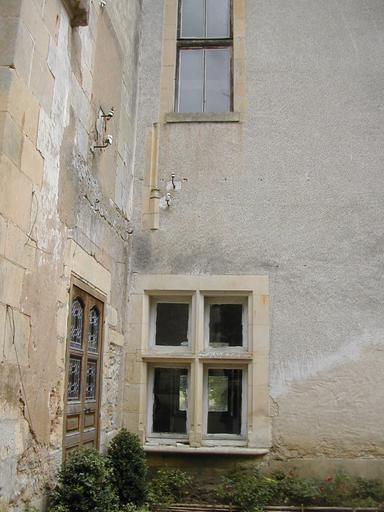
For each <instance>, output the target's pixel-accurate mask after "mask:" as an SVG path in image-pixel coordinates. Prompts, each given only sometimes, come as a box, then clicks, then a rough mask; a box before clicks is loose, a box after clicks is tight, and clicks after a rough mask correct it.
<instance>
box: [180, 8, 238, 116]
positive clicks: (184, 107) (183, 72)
mask: <svg viewBox="0 0 384 512" xmlns="http://www.w3.org/2000/svg"><path fill="white" fill-rule="evenodd" d="M177 44H178V79H177V91H176V105H177V111H178V112H229V111H231V109H232V105H231V103H232V85H231V56H232V32H231V2H230V0H180V7H179V30H178V43H177Z"/></svg>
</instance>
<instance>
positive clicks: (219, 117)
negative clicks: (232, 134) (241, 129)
mask: <svg viewBox="0 0 384 512" xmlns="http://www.w3.org/2000/svg"><path fill="white" fill-rule="evenodd" d="M165 122H166V123H239V122H240V112H191V113H184V112H168V114H166V115H165Z"/></svg>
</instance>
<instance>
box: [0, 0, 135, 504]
mask: <svg viewBox="0 0 384 512" xmlns="http://www.w3.org/2000/svg"><path fill="white" fill-rule="evenodd" d="M0 4H1V5H0V159H1V160H0V166H1V171H0V504H4V506H6V507H7V506H9V508H10V510H22V509H23V504H24V503H27V502H30V501H31V502H32V503H35V504H40V503H41V497H42V495H43V492H44V486H45V484H46V483H47V481H48V480H49V478H50V477H51V476H53V475H54V472H55V470H56V468H57V466H58V464H59V463H60V460H61V457H62V436H63V424H62V420H63V396H64V375H65V347H66V338H67V318H68V306H69V304H68V302H69V286H70V279H71V275H73V274H76V275H77V276H78V277H79V278H81V279H82V280H84V281H85V282H86V283H88V284H89V285H91V286H92V287H94V288H95V289H97V290H98V291H99V292H102V293H104V295H105V296H106V311H105V327H104V333H105V336H104V338H105V339H104V354H103V356H104V357H103V362H104V372H103V391H102V404H101V410H102V418H101V445H102V446H104V444H105V442H106V440H107V438H108V437H109V436H110V435H112V434H113V433H114V432H115V431H116V429H117V428H119V427H120V426H121V410H120V409H121V395H122V392H121V391H122V387H121V372H122V369H123V335H124V331H125V313H126V286H127V280H128V260H129V254H130V236H131V235H130V233H131V231H132V228H131V222H130V217H131V199H132V190H131V189H132V176H133V160H134V151H135V137H134V134H135V119H136V82H137V62H138V37H139V26H140V22H139V20H140V16H141V5H140V4H141V2H140V0H137V1H136V0H135V1H130V2H126V1H125V0H115V1H114V2H111V4H110V5H107V6H106V7H105V8H104V9H102V8H101V7H100V2H98V1H96V0H95V1H93V0H92V1H86V2H80V3H79V2H71V1H68V2H65V3H64V2H62V0H10V1H7V0H6V1H5V2H4V1H2V2H0ZM75 4H76V5H75ZM80 4H81V5H80ZM79 8H80V10H79ZM83 8H84V9H83ZM80 11H81V12H80ZM79 23H80V25H84V26H76V25H78V24H79ZM111 107H113V108H114V111H115V115H114V117H113V118H112V119H111V120H110V121H109V122H108V123H107V130H106V133H103V132H102V130H101V131H100V126H101V125H100V123H96V121H97V117H98V115H99V111H100V108H101V109H102V110H103V111H104V112H108V111H109V110H110V108H111ZM96 125H98V127H99V132H98V130H97V128H96ZM101 128H102V126H101ZM107 133H108V134H112V135H113V144H112V146H110V147H108V148H107V149H105V150H95V151H94V152H92V151H91V150H90V148H91V145H92V144H94V143H102V142H103V139H104V136H105V135H106V134H107Z"/></svg>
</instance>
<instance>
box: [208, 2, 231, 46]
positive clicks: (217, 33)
mask: <svg viewBox="0 0 384 512" xmlns="http://www.w3.org/2000/svg"><path fill="white" fill-rule="evenodd" d="M229 36H230V25H229V0H207V37H229Z"/></svg>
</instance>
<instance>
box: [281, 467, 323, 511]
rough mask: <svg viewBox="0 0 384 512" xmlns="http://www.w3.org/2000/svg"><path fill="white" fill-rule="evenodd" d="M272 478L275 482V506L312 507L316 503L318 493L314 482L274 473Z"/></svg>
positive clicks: (310, 479)
mask: <svg viewBox="0 0 384 512" xmlns="http://www.w3.org/2000/svg"><path fill="white" fill-rule="evenodd" d="M273 477H274V478H275V479H276V481H277V492H276V496H275V502H276V504H277V505H313V504H315V503H316V502H317V500H318V498H319V495H320V491H319V486H318V482H317V481H316V480H314V479H312V478H300V477H298V476H296V475H294V474H293V473H289V474H287V475H286V474H285V473H282V472H279V473H274V474H273Z"/></svg>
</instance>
